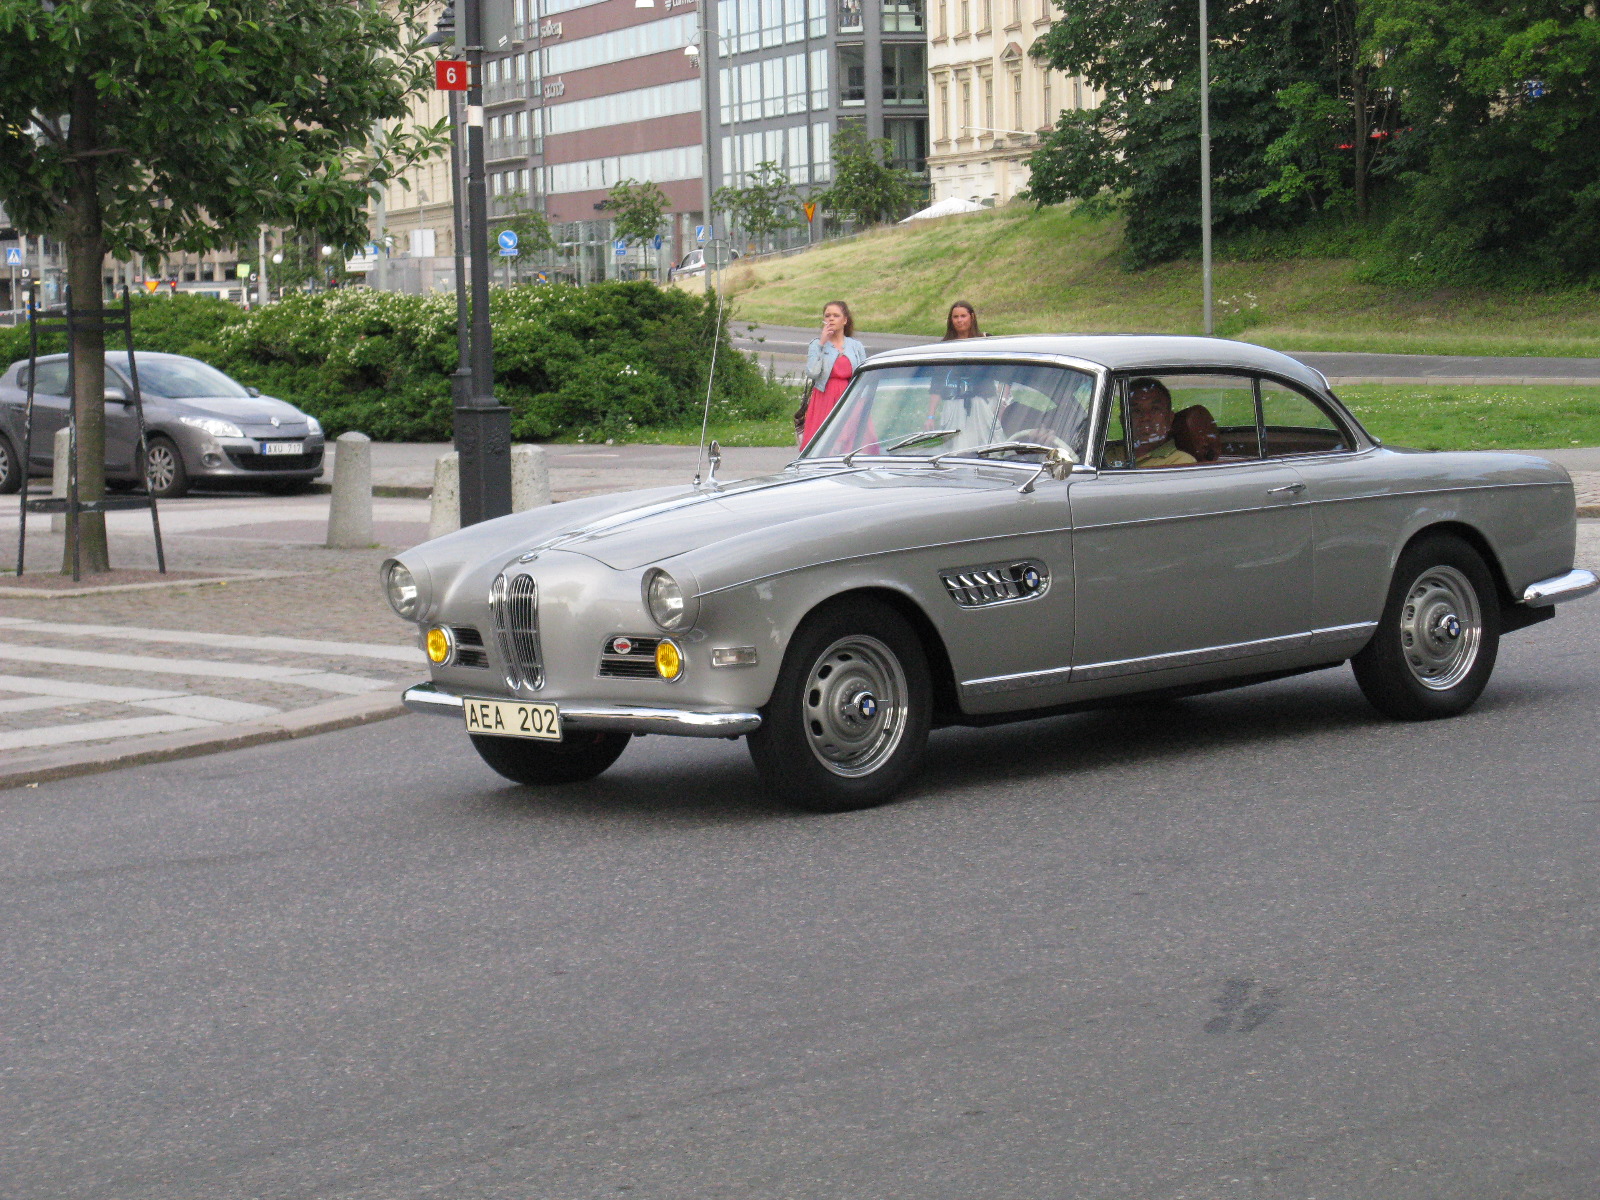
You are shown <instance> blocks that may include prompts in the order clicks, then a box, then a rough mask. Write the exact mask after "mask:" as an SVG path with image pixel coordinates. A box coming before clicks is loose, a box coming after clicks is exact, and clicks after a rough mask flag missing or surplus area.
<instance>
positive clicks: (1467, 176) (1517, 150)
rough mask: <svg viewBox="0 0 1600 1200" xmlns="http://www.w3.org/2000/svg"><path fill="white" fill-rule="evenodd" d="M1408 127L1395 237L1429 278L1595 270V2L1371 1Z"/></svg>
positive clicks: (1599, 37) (1598, 101)
mask: <svg viewBox="0 0 1600 1200" xmlns="http://www.w3.org/2000/svg"><path fill="white" fill-rule="evenodd" d="M1365 3H1366V4H1367V7H1368V9H1369V12H1370V17H1371V22H1372V25H1371V44H1372V48H1373V50H1374V52H1375V53H1381V54H1382V56H1383V60H1384V63H1383V67H1382V73H1381V75H1382V81H1383V82H1384V83H1386V84H1388V85H1391V86H1393V87H1394V88H1395V89H1396V90H1397V92H1398V93H1399V95H1400V97H1401V103H1402V105H1403V107H1404V112H1405V124H1406V126H1407V127H1408V131H1407V132H1406V133H1405V135H1404V140H1405V141H1406V142H1407V143H1409V145H1408V146H1406V147H1405V149H1406V163H1405V165H1406V168H1407V170H1406V174H1405V176H1404V183H1405V185H1406V204H1405V206H1404V209H1403V210H1402V211H1401V213H1400V214H1399V215H1398V216H1397V218H1396V219H1395V222H1394V225H1393V228H1392V230H1391V234H1392V244H1393V245H1394V246H1395V247H1396V249H1397V251H1398V253H1397V255H1396V257H1397V258H1399V259H1400V260H1401V261H1402V262H1412V263H1414V264H1415V266H1416V268H1417V269H1418V270H1420V271H1421V272H1422V273H1424V274H1432V275H1434V276H1443V277H1448V278H1467V279H1476V280H1480V281H1483V280H1496V279H1500V280H1503V279H1506V278H1507V277H1517V276H1521V277H1525V278H1526V277H1528V276H1533V277H1540V278H1546V279H1573V278H1582V277H1585V276H1591V275H1594V274H1595V273H1596V272H1600V18H1597V16H1596V10H1595V6H1594V4H1593V2H1592V0H1365Z"/></svg>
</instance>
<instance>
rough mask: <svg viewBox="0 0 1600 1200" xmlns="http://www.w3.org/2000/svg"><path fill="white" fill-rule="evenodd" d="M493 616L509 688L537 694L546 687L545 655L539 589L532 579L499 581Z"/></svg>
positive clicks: (516, 577)
mask: <svg viewBox="0 0 1600 1200" xmlns="http://www.w3.org/2000/svg"><path fill="white" fill-rule="evenodd" d="M489 613H490V615H491V616H492V617H493V618H494V632H495V640H496V641H497V642H498V643H499V645H500V661H501V662H503V663H504V664H505V673H506V686H507V687H509V688H511V689H512V690H517V689H519V688H527V689H529V690H537V689H538V688H542V687H543V686H544V655H543V654H542V653H541V651H540V649H539V585H538V583H537V582H536V581H535V580H534V578H533V576H532V575H510V576H508V575H505V574H501V575H498V576H496V577H495V581H494V584H493V585H492V586H491V587H490V588H489Z"/></svg>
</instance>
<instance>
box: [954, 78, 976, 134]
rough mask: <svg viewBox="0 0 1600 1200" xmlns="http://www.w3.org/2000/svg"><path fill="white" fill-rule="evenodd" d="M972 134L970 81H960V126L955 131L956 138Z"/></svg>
mask: <svg viewBox="0 0 1600 1200" xmlns="http://www.w3.org/2000/svg"><path fill="white" fill-rule="evenodd" d="M971 135H972V83H971V81H969V80H966V79H963V80H962V81H961V128H960V129H958V130H957V131H956V136H957V137H958V138H964V137H970V136H971Z"/></svg>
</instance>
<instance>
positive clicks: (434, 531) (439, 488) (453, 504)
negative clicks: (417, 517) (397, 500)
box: [428, 450, 461, 541]
mask: <svg viewBox="0 0 1600 1200" xmlns="http://www.w3.org/2000/svg"><path fill="white" fill-rule="evenodd" d="M460 528H461V459H460V457H459V456H458V455H457V454H456V452H455V451H454V450H452V451H450V453H448V454H441V455H440V456H439V457H438V459H436V460H435V461H434V464H433V497H432V503H431V504H430V505H429V506H428V540H429V541H432V540H433V539H434V538H436V537H443V536H444V535H445V534H447V533H454V532H455V531H456V530H458V529H460Z"/></svg>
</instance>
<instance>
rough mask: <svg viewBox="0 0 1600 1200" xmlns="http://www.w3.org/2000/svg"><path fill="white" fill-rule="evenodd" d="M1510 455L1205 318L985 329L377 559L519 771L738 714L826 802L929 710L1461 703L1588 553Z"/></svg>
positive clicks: (1546, 468)
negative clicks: (639, 482)
mask: <svg viewBox="0 0 1600 1200" xmlns="http://www.w3.org/2000/svg"><path fill="white" fill-rule="evenodd" d="M1574 541H1575V527H1574V509H1573V490H1572V484H1571V481H1570V480H1569V479H1568V477H1567V474H1566V472H1565V471H1564V470H1562V468H1560V467H1559V466H1555V465H1553V464H1551V463H1549V462H1546V461H1544V460H1543V459H1540V458H1538V457H1536V456H1534V455H1531V454H1515V453H1483V452H1474V453H1466V452H1461V453H1420V452H1416V451H1410V450H1401V449H1390V448H1387V447H1385V446H1382V445H1380V444H1379V443H1378V442H1377V441H1376V440H1375V439H1374V438H1373V437H1372V436H1371V435H1369V434H1368V433H1367V432H1366V431H1365V430H1363V429H1362V428H1361V426H1360V424H1359V423H1358V422H1357V421H1356V420H1355V419H1354V418H1353V417H1352V416H1351V415H1350V413H1349V411H1348V410H1347V409H1345V408H1344V406H1343V405H1341V404H1340V403H1339V401H1338V400H1337V399H1336V398H1335V397H1334V395H1333V394H1332V392H1331V391H1330V390H1329V388H1328V384H1327V381H1326V380H1325V379H1324V378H1323V377H1322V376H1321V375H1320V374H1318V373H1317V372H1316V371H1314V370H1311V369H1310V368H1308V367H1306V366H1304V365H1302V364H1301V363H1299V362H1297V361H1295V360H1294V359H1292V358H1289V357H1287V356H1285V355H1283V354H1279V353H1276V352H1274V351H1271V350H1265V349H1262V348H1260V347H1256V346H1250V345H1245V344H1241V343H1238V342H1228V341H1221V340H1213V339H1205V338H1184V337H1146V336H1097V337H1005V338H988V339H985V340H983V341H982V342H981V343H974V342H961V343H951V344H944V345H938V346H931V347H926V348H918V349H911V350H900V351H893V352H891V353H887V354H881V355H878V356H877V357H876V358H874V359H872V360H871V361H869V362H868V363H867V364H866V366H865V367H864V368H863V369H862V370H861V371H860V372H859V373H858V374H857V375H856V378H855V379H854V381H853V382H852V383H851V385H850V389H849V391H848V392H847V393H846V394H845V396H844V398H843V399H842V400H841V401H840V403H839V405H838V407H837V408H836V410H835V411H834V413H833V415H832V416H831V417H830V418H829V420H828V422H827V424H826V425H825V426H824V427H823V428H822V429H821V431H820V432H819V433H818V434H817V435H816V437H815V438H814V439H813V440H812V442H811V444H810V445H808V446H807V447H806V449H805V450H804V452H803V453H802V454H801V455H800V457H799V458H798V459H797V460H796V461H795V462H793V463H792V464H790V465H789V467H788V468H787V469H785V470H784V471H782V472H780V473H778V474H776V475H772V476H768V477H766V478H759V479H746V480H741V481H739V482H718V481H716V479H715V476H714V472H713V474H712V476H711V477H710V478H709V479H708V480H707V481H706V482H705V483H703V484H701V485H699V486H684V487H681V488H661V489H655V490H652V491H644V492H634V493H630V494H626V495H612V496H597V497H593V498H590V499H585V500H577V501H572V502H569V503H564V504H558V505H555V506H553V507H549V508H543V509H539V510H536V511H531V512H524V513H518V514H516V515H514V516H510V517H504V518H501V519H499V520H494V521H487V522H484V523H482V524H479V525H475V526H472V527H470V528H468V529H464V530H462V531H461V532H459V533H454V534H451V535H449V536H447V537H443V538H438V539H436V540H434V541H431V542H427V543H425V544H423V545H421V546H418V547H416V548H414V549H412V550H408V551H406V552H405V553H403V554H401V555H399V556H397V557H396V558H394V559H391V560H389V561H388V562H386V563H385V564H384V566H383V569H382V572H383V584H384V587H385V589H386V591H387V593H388V596H389V602H390V604H391V605H393V607H394V609H395V611H396V612H397V613H399V614H400V615H401V616H402V617H404V618H405V619H406V620H408V621H414V622H416V623H417V624H418V625H419V626H420V632H421V635H422V639H423V643H424V646H425V648H426V650H427V652H428V656H429V659H430V661H431V662H432V664H433V666H432V681H431V682H429V683H422V684H418V685H417V686H415V687H413V688H411V689H410V690H409V691H408V692H407V693H406V703H407V704H408V705H409V706H410V707H411V708H412V709H413V710H415V711H417V712H425V713H438V714H441V715H445V716H448V717H450V718H452V719H453V720H455V721H456V722H457V723H458V724H460V725H462V726H463V728H464V732H465V733H466V734H467V736H469V737H470V738H471V739H472V744H473V745H474V746H475V747H476V748H477V750H478V753H479V754H480V755H482V757H483V758H484V760H485V761H486V762H487V763H488V764H489V765H490V766H491V767H493V768H494V769H495V770H496V771H498V772H500V773H501V774H502V775H505V776H506V777H508V778H510V779H513V780H516V781H518V782H520V783H524V784H550V783H562V782H570V781H574V780H579V779H587V778H590V777H592V776H595V775H597V774H599V773H600V772H601V771H604V770H605V769H606V768H607V767H608V766H610V765H611V764H612V763H613V762H614V761H616V758H617V756H618V755H619V754H621V753H622V751H623V749H624V748H625V747H626V746H627V745H628V742H629V740H630V739H631V738H632V737H634V736H635V735H638V734H648V733H657V734H670V735H677V736H687V737H730V738H732V737H740V736H743V737H745V738H746V739H747V740H748V742H749V746H750V753H751V756H752V757H753V758H754V760H755V764H756V767H757V769H758V771H759V773H760V775H761V778H762V779H763V780H764V781H765V784H766V786H767V787H768V788H769V789H770V790H771V791H772V792H773V793H775V794H777V795H778V796H780V797H782V798H783V799H785V800H786V801H788V802H789V803H791V804H794V805H796V806H799V807H802V808H806V809H812V810H817V811H828V812H833V811H840V810H844V809H851V808H859V807H863V806H866V805H872V804H878V803H881V802H883V801H885V800H887V799H889V798H890V797H891V796H893V795H894V793H895V792H896V791H897V790H898V789H899V788H900V787H901V786H902V785H904V784H905V782H906V781H907V780H908V779H909V778H910V777H911V775H912V774H913V773H914V772H915V771H916V769H917V766H918V762H919V760H920V759H921V757H922V754H923V752H924V748H925V746H926V743H927V738H928V731H929V730H930V729H932V728H934V727H936V726H941V725H987V724H993V723H996V722H999V721H1006V720H1019V719H1026V718H1029V717H1037V716H1043V715H1048V714H1054V713H1060V712H1065V711H1070V710H1073V709H1079V708H1088V707H1092V706H1096V705H1103V704H1105V703H1107V702H1110V701H1113V700H1116V701H1118V702H1126V698H1127V697H1129V696H1131V695H1136V694H1147V695H1164V696H1170V695H1184V694H1194V693H1199V692H1205V691H1212V690H1216V689H1220V688H1228V687H1236V686H1239V685H1242V684H1248V683H1254V682H1259V681H1263V680H1268V679H1275V678H1279V677H1282V676H1285V675H1292V674H1295V673H1297V672H1303V671H1313V670H1318V669H1320V668H1324V667H1332V666H1337V665H1339V664H1341V663H1344V662H1349V663H1351V665H1352V666H1353V668H1354V670H1355V675H1356V679H1357V681H1358V682H1359V684H1360V686H1361V689H1362V691H1363V692H1364V693H1365V695H1366V696H1367V698H1368V699H1369V700H1370V701H1371V702H1372V703H1373V705H1375V706H1376V707H1377V708H1378V709H1379V710H1380V711H1382V712H1384V713H1386V714H1388V715H1390V716H1393V717H1397V718H1401V719H1412V720H1415V719H1422V718H1430V717H1445V716H1451V715H1454V714H1456V713H1459V712H1462V711H1463V710H1465V709H1466V708H1467V707H1469V706H1470V705H1471V704H1472V703H1473V701H1474V700H1476V699H1477V697H1478V695H1479V693H1481V692H1482V691H1483V688H1484V685H1485V684H1486V683H1487V682H1488V679H1489V674H1490V672H1491V671H1492V670H1493V668H1494V661H1495V652H1496V649H1497V647H1498V645H1499V640H1500V637H1501V635H1502V634H1504V633H1507V632H1510V631H1512V630H1516V629H1521V628H1523V627H1524V626H1527V625H1531V624H1533V623H1534V622H1536V621H1539V620H1542V619H1544V618H1546V617H1549V616H1552V615H1553V613H1554V609H1553V607H1552V606H1553V605H1555V604H1557V603H1559V602H1561V601H1564V600H1571V599H1575V598H1577V597H1580V596H1584V595H1587V594H1588V593H1590V592H1592V591H1594V590H1595V589H1596V587H1597V586H1600V585H1597V581H1596V578H1595V576H1594V575H1592V574H1590V573H1589V572H1587V571H1581V570H1574V569H1573V549H1574Z"/></svg>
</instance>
